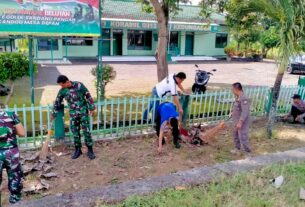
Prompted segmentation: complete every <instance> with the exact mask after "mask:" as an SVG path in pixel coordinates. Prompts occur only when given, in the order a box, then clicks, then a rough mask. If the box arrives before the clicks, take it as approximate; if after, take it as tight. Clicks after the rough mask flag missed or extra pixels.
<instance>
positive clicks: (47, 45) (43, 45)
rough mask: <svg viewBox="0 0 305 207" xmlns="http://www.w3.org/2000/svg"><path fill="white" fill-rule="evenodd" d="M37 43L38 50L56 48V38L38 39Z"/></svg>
mask: <svg viewBox="0 0 305 207" xmlns="http://www.w3.org/2000/svg"><path fill="white" fill-rule="evenodd" d="M37 44H38V50H39V51H50V50H58V40H57V39H38V40H37Z"/></svg>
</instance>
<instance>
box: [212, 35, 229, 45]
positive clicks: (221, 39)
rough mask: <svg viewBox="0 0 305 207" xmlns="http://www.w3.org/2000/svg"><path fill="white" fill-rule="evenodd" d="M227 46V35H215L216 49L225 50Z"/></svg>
mask: <svg viewBox="0 0 305 207" xmlns="http://www.w3.org/2000/svg"><path fill="white" fill-rule="evenodd" d="M227 44H228V34H224V33H217V34H216V44H215V47H216V48H225V47H226V46H227Z"/></svg>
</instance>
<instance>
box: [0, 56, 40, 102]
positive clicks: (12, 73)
mask: <svg viewBox="0 0 305 207" xmlns="http://www.w3.org/2000/svg"><path fill="white" fill-rule="evenodd" d="M29 65H30V64H29V58H28V57H27V56H26V55H24V54H22V53H11V52H9V53H1V54H0V83H6V82H8V81H9V82H10V93H9V96H8V97H7V98H6V100H5V103H4V105H7V104H8V101H9V98H10V96H11V95H12V94H13V91H14V82H15V81H16V80H18V79H20V78H22V77H24V76H29V75H30V67H29ZM36 70H37V64H34V72H35V71H36Z"/></svg>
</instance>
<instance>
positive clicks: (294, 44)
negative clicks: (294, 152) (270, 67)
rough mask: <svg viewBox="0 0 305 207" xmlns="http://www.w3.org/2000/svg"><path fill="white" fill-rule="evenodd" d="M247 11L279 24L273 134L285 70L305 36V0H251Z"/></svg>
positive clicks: (269, 131) (273, 91)
mask: <svg viewBox="0 0 305 207" xmlns="http://www.w3.org/2000/svg"><path fill="white" fill-rule="evenodd" d="M248 5H249V7H248V8H247V9H245V10H244V11H246V12H249V13H251V12H256V13H260V14H262V15H265V16H267V17H269V18H270V19H272V20H273V21H274V22H276V23H277V25H278V26H279V28H280V29H279V32H278V33H279V37H280V42H279V57H278V58H279V60H278V61H279V63H280V64H279V68H278V73H277V76H276V79H275V82H274V86H273V89H272V105H271V109H270V112H269V117H268V126H267V132H268V136H269V137H271V136H272V127H273V123H274V117H275V114H276V106H277V100H278V97H279V93H280V88H281V83H282V80H283V76H284V72H285V70H286V68H287V66H288V63H289V58H290V56H292V55H294V54H295V53H296V52H297V51H298V49H299V46H298V45H299V44H300V41H301V38H302V37H304V36H305V19H304V15H305V0H249V1H248Z"/></svg>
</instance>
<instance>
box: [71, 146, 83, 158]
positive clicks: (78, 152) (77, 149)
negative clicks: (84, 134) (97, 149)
mask: <svg viewBox="0 0 305 207" xmlns="http://www.w3.org/2000/svg"><path fill="white" fill-rule="evenodd" d="M81 154H83V153H82V150H81V148H80V147H75V151H74V154H73V155H72V157H71V158H72V159H73V160H75V159H77V158H78V157H79V156H80V155H81Z"/></svg>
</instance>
